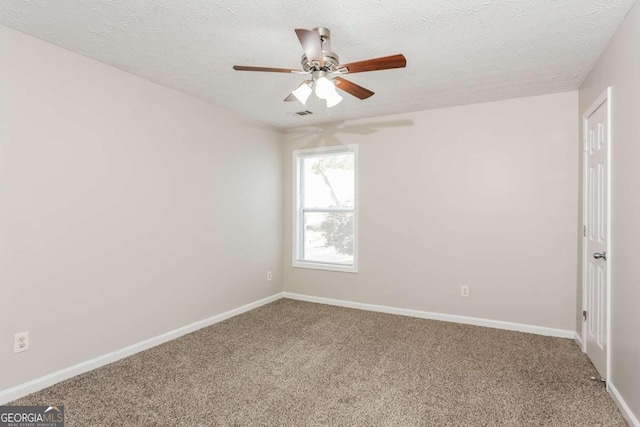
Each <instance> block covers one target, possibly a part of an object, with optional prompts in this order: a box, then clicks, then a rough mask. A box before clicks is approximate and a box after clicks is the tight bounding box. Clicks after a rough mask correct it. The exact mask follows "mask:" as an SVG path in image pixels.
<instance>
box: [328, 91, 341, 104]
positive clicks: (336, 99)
mask: <svg viewBox="0 0 640 427" xmlns="http://www.w3.org/2000/svg"><path fill="white" fill-rule="evenodd" d="M341 101H342V97H341V96H340V94H339V93H338V92H337V91H336V90H335V89H334V91H333V93H332V94H331V95H329V96H328V97H327V108H331V107H333V106H335V105H338V104H340V102H341Z"/></svg>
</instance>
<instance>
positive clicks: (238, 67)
mask: <svg viewBox="0 0 640 427" xmlns="http://www.w3.org/2000/svg"><path fill="white" fill-rule="evenodd" d="M233 69H234V70H238V71H266V72H268V73H297V72H300V70H292V69H291V68H268V67H247V66H245V65H234V66H233Z"/></svg>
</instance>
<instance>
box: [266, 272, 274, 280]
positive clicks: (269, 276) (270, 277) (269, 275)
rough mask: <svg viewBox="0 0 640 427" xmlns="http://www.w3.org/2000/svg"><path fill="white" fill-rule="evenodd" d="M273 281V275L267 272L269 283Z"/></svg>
mask: <svg viewBox="0 0 640 427" xmlns="http://www.w3.org/2000/svg"><path fill="white" fill-rule="evenodd" d="M272 279H273V274H272V273H271V272H270V271H267V282H270V281H271V280H272Z"/></svg>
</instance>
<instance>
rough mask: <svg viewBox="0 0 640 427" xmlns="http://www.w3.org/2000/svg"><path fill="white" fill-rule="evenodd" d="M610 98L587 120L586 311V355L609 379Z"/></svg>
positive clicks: (594, 110)
mask: <svg viewBox="0 0 640 427" xmlns="http://www.w3.org/2000/svg"><path fill="white" fill-rule="evenodd" d="M608 111H609V109H608V98H605V100H604V102H602V103H601V104H600V105H597V104H596V105H594V107H593V108H592V109H591V110H590V111H589V113H588V114H589V115H588V116H586V117H585V137H586V139H585V147H584V148H585V160H586V161H585V165H586V174H585V178H586V181H585V185H586V188H585V205H584V206H585V209H586V212H585V229H584V234H585V245H586V251H585V258H586V259H585V265H586V271H585V273H586V278H585V289H584V291H585V293H586V295H585V299H584V302H585V307H584V310H585V311H586V313H584V314H585V317H586V320H585V323H586V325H585V326H586V331H585V332H586V342H585V346H586V353H587V355H588V356H589V358H590V359H591V361H592V362H593V365H594V366H595V367H596V369H597V370H598V372H599V374H600V377H601V378H606V377H607V311H608V305H607V296H608V289H607V287H608V278H607V249H608V248H607V245H608V234H609V230H608V228H609V227H608V224H609V223H608V217H609V212H608V211H609V190H608V189H609V183H608V181H609V170H608V169H609V140H608V139H609V117H608V116H609V112H608Z"/></svg>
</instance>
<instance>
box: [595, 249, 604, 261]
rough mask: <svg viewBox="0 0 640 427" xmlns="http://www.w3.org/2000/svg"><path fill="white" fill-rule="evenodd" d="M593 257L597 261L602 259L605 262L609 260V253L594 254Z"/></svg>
mask: <svg viewBox="0 0 640 427" xmlns="http://www.w3.org/2000/svg"><path fill="white" fill-rule="evenodd" d="M593 257H594V258H595V259H601V260H603V261H606V260H607V251H604V252H602V253H601V254H600V253H598V252H596V253H594V254H593Z"/></svg>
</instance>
